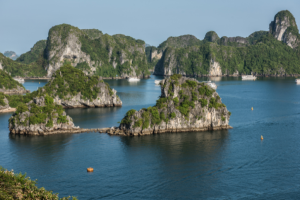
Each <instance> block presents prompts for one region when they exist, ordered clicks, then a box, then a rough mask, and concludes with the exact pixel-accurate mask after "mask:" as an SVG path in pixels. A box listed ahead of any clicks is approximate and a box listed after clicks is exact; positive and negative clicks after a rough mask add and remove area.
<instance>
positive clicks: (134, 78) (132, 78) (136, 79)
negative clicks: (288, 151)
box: [128, 77, 140, 82]
mask: <svg viewBox="0 0 300 200" xmlns="http://www.w3.org/2000/svg"><path fill="white" fill-rule="evenodd" d="M128 81H130V82H134V81H140V79H139V78H136V77H130V78H129V79H128Z"/></svg>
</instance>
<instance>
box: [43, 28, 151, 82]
mask: <svg viewBox="0 0 300 200" xmlns="http://www.w3.org/2000/svg"><path fill="white" fill-rule="evenodd" d="M45 52H46V55H47V60H48V63H49V64H48V65H47V66H46V69H47V76H48V77H51V75H52V74H53V73H54V72H55V71H56V70H57V69H59V68H60V67H61V66H62V65H63V63H64V62H65V61H70V62H71V63H72V66H74V67H77V68H78V69H81V70H82V71H84V72H85V73H86V74H97V75H100V76H105V77H116V76H121V77H128V76H138V77H140V78H144V77H147V76H148V75H149V74H150V73H149V71H148V69H147V60H146V55H145V42H144V41H142V40H135V39H133V38H131V37H128V36H124V35H121V34H117V35H114V36H110V35H108V34H105V35H103V33H102V32H101V31H99V30H96V29H84V30H80V29H78V28H77V27H73V26H71V25H67V24H62V25H58V26H54V27H52V28H51V29H50V31H49V36H48V40H47V47H46V51H45Z"/></svg>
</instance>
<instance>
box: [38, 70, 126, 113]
mask: <svg viewBox="0 0 300 200" xmlns="http://www.w3.org/2000/svg"><path fill="white" fill-rule="evenodd" d="M38 93H41V94H48V95H50V96H51V97H53V98H54V103H56V104H58V105H62V106H64V107H68V108H76V107H113V106H122V101H121V100H120V98H119V97H118V95H117V91H116V90H114V89H111V88H110V86H109V85H108V84H106V83H105V82H104V81H103V80H102V78H101V77H99V76H86V75H85V74H84V73H83V72H82V71H80V70H78V69H76V68H74V67H72V66H71V65H70V64H65V65H64V66H63V67H61V68H60V69H58V70H57V71H56V72H55V73H54V74H53V76H52V79H51V80H50V81H49V82H48V83H47V84H46V85H45V86H44V87H43V88H41V89H39V90H38Z"/></svg>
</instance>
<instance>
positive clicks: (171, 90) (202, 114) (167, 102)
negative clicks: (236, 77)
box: [109, 75, 231, 136]
mask: <svg viewBox="0 0 300 200" xmlns="http://www.w3.org/2000/svg"><path fill="white" fill-rule="evenodd" d="M230 115H231V113H230V112H228V111H227V109H226V106H225V105H224V104H222V102H221V98H220V97H219V95H218V93H216V91H215V90H213V89H212V88H210V87H209V86H208V85H206V84H205V83H199V82H198V81H197V80H195V79H191V78H183V77H181V75H173V76H171V77H169V78H167V79H164V80H163V81H162V82H161V97H160V99H158V100H157V103H156V105H155V106H154V107H149V108H147V109H145V108H144V109H141V110H139V111H135V110H130V111H128V112H127V114H126V116H125V117H124V119H123V120H122V122H121V124H120V127H119V128H112V129H111V130H110V131H109V133H110V134H117V135H127V136H128V135H149V134H156V133H165V132H183V131H205V130H219V129H229V128H231V127H230V126H229V125H228V123H229V118H230Z"/></svg>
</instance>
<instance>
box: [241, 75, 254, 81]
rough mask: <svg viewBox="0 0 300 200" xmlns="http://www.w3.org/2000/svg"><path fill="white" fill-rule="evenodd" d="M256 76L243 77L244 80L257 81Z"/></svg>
mask: <svg viewBox="0 0 300 200" xmlns="http://www.w3.org/2000/svg"><path fill="white" fill-rule="evenodd" d="M255 79H256V76H253V75H242V80H255Z"/></svg>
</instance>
